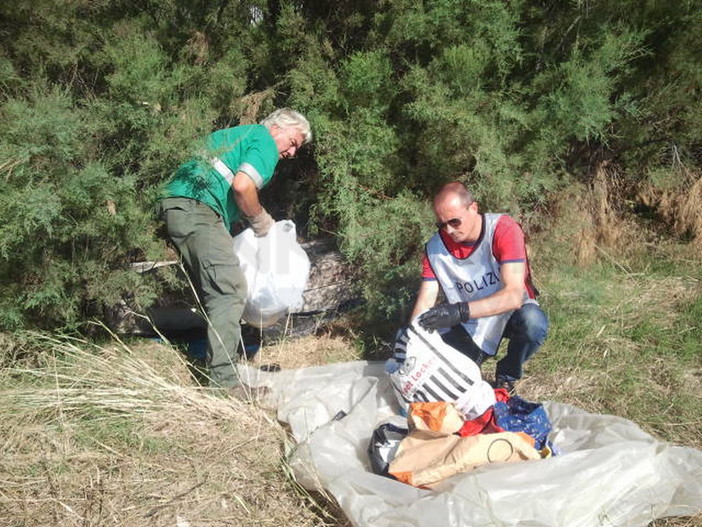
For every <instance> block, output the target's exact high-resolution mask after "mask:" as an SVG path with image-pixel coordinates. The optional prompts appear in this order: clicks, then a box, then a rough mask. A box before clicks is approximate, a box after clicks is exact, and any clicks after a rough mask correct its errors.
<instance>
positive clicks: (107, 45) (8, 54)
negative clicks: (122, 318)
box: [0, 0, 702, 329]
mask: <svg viewBox="0 0 702 527" xmlns="http://www.w3.org/2000/svg"><path fill="white" fill-rule="evenodd" d="M701 28H702V11H700V10H699V9H698V5H697V3H696V2H693V1H682V2H672V3H671V2H668V3H665V2H638V1H633V0H622V1H621V2H605V1H604V0H592V1H588V2H582V1H577V2H561V1H556V0H539V1H535V0H516V1H511V2H503V1H498V0H470V1H465V2H456V1H453V0H423V1H420V0H382V1H379V2H370V1H368V0H340V1H338V2H333V3H330V2H315V1H308V0H267V1H264V0H243V1H239V2H232V1H230V0H222V1H220V2H196V1H191V0H164V1H162V0H159V1H156V0H146V1H140V2H136V1H133V0H112V1H107V0H77V1H74V2H58V1H56V0H37V1H35V2H25V1H20V2H4V3H2V5H0V36H1V37H2V38H0V42H1V44H0V73H1V74H0V123H1V124H2V128H3V133H2V135H1V136H0V177H1V178H2V180H3V182H4V185H3V192H2V194H1V195H0V214H2V217H3V222H2V224H0V278H1V281H0V298H1V299H2V300H0V327H2V328H4V329H12V328H18V327H22V326H28V325H40V326H45V327H59V326H61V327H64V328H65V327H75V326H76V325H77V324H79V323H80V321H81V320H84V319H85V318H86V317H87V316H91V315H95V314H98V313H100V310H101V309H103V308H104V307H106V306H109V305H111V304H112V303H114V302H115V301H116V300H117V299H119V298H120V297H123V296H125V295H130V296H132V297H135V298H137V299H139V301H140V302H143V303H148V302H149V301H150V300H151V299H153V298H154V295H156V294H158V291H157V286H156V284H152V283H149V282H147V281H146V279H145V278H143V277H140V276H138V275H135V274H134V273H133V272H131V271H130V270H129V267H128V264H129V263H130V262H131V261H134V260H139V259H144V258H160V257H162V256H163V251H164V247H165V244H164V243H163V240H161V239H160V238H159V237H158V236H157V234H156V232H157V229H156V225H157V223H156V218H155V216H154V203H155V199H156V196H157V195H158V191H159V188H160V187H161V185H162V184H163V183H164V181H165V180H166V179H167V178H168V177H169V175H170V173H171V171H172V170H173V168H174V167H175V166H177V165H178V164H179V163H180V162H181V161H182V160H183V159H184V158H185V157H187V156H188V155H189V153H190V152H191V151H192V149H193V147H194V146H193V143H194V141H196V140H197V139H198V138H200V137H202V135H204V134H206V133H208V132H210V131H212V130H213V129H216V128H220V127H225V126H232V125H236V124H239V123H245V122H254V121H255V120H257V119H259V118H261V117H262V116H263V115H265V114H266V113H268V112H269V111H271V110H272V109H273V108H275V107H280V106H291V107H294V108H296V109H298V110H300V111H302V112H303V113H305V114H307V115H308V117H309V118H310V120H311V122H312V125H313V128H314V132H315V136H316V140H315V143H314V145H313V146H312V147H311V149H310V151H309V152H308V153H307V154H306V155H303V156H302V159H301V161H300V162H299V166H298V167H296V168H297V170H295V169H293V168H290V170H287V169H285V167H281V171H284V172H285V177H291V178H298V179H299V181H298V184H297V185H295V186H294V187H291V190H290V191H289V192H288V193H287V194H285V195H280V196H271V197H270V199H271V200H275V201H277V202H279V203H282V204H283V206H284V207H287V209H286V210H289V211H291V214H292V215H294V216H295V215H298V216H299V217H300V218H304V219H305V221H307V219H308V218H309V223H308V224H307V225H301V228H302V231H303V232H307V233H310V234H313V233H314V232H316V231H319V230H321V231H331V232H333V233H334V235H335V236H336V237H337V239H338V241H339V244H340V247H341V248H342V250H343V251H344V253H345V254H346V256H347V257H348V258H349V259H350V260H351V261H353V262H354V264H355V265H356V266H357V267H358V268H359V269H361V270H362V276H363V281H362V284H363V286H362V287H363V291H364V296H365V297H366V299H367V300H368V306H369V307H370V309H369V313H371V314H376V315H382V316H383V317H384V318H387V317H392V316H402V314H403V312H404V313H406V310H407V307H408V302H409V295H410V293H411V291H412V290H413V289H414V287H415V286H416V282H415V277H416V275H417V274H418V261H419V260H418V254H419V250H421V244H422V241H423V240H424V239H425V238H426V237H427V236H428V235H429V234H430V232H431V212H430V209H429V208H428V206H427V203H428V199H429V198H430V197H431V195H432V193H433V192H434V191H435V190H436V188H437V187H438V186H439V185H440V184H442V183H443V182H446V181H449V180H452V179H457V178H459V179H461V180H463V181H465V182H466V183H467V184H468V185H469V186H471V187H472V189H473V190H474V192H475V194H476V195H477V196H478V198H479V200H480V201H481V203H482V204H483V206H484V207H485V208H489V209H493V210H502V211H508V212H511V213H513V214H515V215H520V216H521V217H524V218H529V216H530V215H532V214H534V212H533V211H534V210H536V207H538V206H539V205H542V204H543V203H545V202H546V201H547V200H548V198H549V195H550V193H551V192H554V191H558V190H560V189H562V188H563V187H564V186H567V185H569V184H570V183H572V182H573V181H574V180H579V181H581V182H585V183H587V182H588V178H590V177H592V174H593V166H594V165H595V164H596V163H597V162H599V161H602V160H606V161H607V162H615V163H617V164H618V166H619V167H620V170H619V173H620V174H623V177H624V178H625V179H627V180H629V181H630V182H632V183H636V182H641V181H645V180H649V179H651V178H649V174H655V179H651V181H653V182H654V183H656V182H657V183H658V184H660V183H661V182H663V183H665V181H666V179H667V178H668V176H666V174H671V175H670V176H669V178H673V177H674V175H673V174H674V173H675V172H676V171H679V170H680V169H686V170H690V169H693V170H694V169H696V168H699V165H700V152H702V150H701V149H700V148H701V145H700V136H699V130H700V129H701V128H702V126H701V125H702V119H701V115H702V105H701V104H700V86H701V76H702V73H701V72H702V69H701V68H700V63H699V53H698V50H699V49H700V48H702V29H701ZM283 169H284V170H283ZM300 174H302V176H300ZM661 174H663V176H661ZM266 199H269V198H266ZM296 217H297V216H296Z"/></svg>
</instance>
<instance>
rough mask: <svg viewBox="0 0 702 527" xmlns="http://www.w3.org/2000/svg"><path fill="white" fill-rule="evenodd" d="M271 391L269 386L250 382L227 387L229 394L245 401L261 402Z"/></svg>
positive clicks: (233, 397)
mask: <svg viewBox="0 0 702 527" xmlns="http://www.w3.org/2000/svg"><path fill="white" fill-rule="evenodd" d="M270 392H271V389H270V388H269V387H268V386H255V387H254V386H249V385H248V384H237V385H236V386H232V387H231V388H227V395H228V396H229V397H231V398H232V399H237V400H239V401H243V402H249V403H253V402H260V401H261V400H262V399H263V398H264V397H266V395H268V394H269V393H270Z"/></svg>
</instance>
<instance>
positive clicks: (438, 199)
mask: <svg viewBox="0 0 702 527" xmlns="http://www.w3.org/2000/svg"><path fill="white" fill-rule="evenodd" d="M453 200H458V203H460V204H461V205H463V206H464V207H468V206H470V204H471V203H473V201H474V200H473V195H472V194H471V193H470V191H469V190H468V189H467V188H466V186H465V185H464V184H463V183H461V182H460V181H452V182H451V183H446V184H445V185H444V186H443V187H441V189H440V190H439V192H438V193H437V194H436V196H435V197H434V208H436V207H437V206H438V205H439V204H441V203H445V202H448V201H453Z"/></svg>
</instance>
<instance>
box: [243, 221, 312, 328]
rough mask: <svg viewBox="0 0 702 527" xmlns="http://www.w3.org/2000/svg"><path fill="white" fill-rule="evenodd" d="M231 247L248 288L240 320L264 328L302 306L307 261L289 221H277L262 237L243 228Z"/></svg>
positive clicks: (293, 226) (308, 262) (308, 261)
mask: <svg viewBox="0 0 702 527" xmlns="http://www.w3.org/2000/svg"><path fill="white" fill-rule="evenodd" d="M233 247H234V254H236V256H237V258H238V259H239V265H240V266H241V270H242V272H243V273H244V277H245V278H246V285H247V293H246V305H245V306H244V312H243V314H242V316H241V318H243V319H244V320H245V321H246V322H247V323H249V324H251V325H252V326H256V327H258V328H265V327H268V326H271V325H273V324H275V323H276V322H277V321H278V320H280V318H282V317H283V316H285V315H287V313H288V311H289V310H291V309H295V308H299V307H302V305H303V302H304V299H303V294H304V292H305V288H306V286H307V280H308V278H309V274H310V259H309V257H308V256H307V253H305V250H304V249H303V248H302V246H301V245H300V244H299V243H298V242H297V235H296V230H295V224H294V223H293V222H292V221H290V220H282V221H278V222H276V223H275V224H274V225H273V226H272V227H271V229H270V230H269V231H268V234H267V235H266V236H263V237H256V236H255V235H254V232H253V230H252V229H250V228H249V229H245V230H244V231H243V232H241V233H239V234H238V235H237V236H235V237H234V239H233Z"/></svg>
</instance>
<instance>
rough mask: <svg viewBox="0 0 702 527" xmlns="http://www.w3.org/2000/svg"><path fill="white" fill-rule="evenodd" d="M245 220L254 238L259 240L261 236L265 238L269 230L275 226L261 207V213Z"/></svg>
mask: <svg viewBox="0 0 702 527" xmlns="http://www.w3.org/2000/svg"><path fill="white" fill-rule="evenodd" d="M246 220H247V221H248V222H249V225H251V228H252V229H253V231H254V236H256V237H257V238H261V237H262V236H265V235H266V234H268V231H269V230H271V227H273V225H274V224H275V221H274V220H273V218H272V217H271V215H270V214H268V212H267V211H266V209H264V208H263V207H261V212H259V213H258V214H256V215H255V216H247V218H246Z"/></svg>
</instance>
